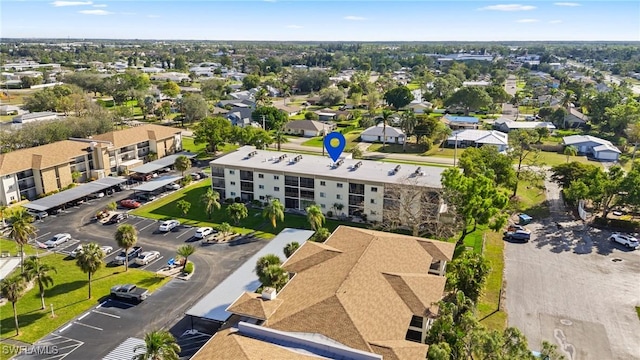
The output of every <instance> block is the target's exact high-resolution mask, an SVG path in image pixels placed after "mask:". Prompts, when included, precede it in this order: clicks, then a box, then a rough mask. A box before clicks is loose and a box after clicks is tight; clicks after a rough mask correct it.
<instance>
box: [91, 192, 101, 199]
mask: <svg viewBox="0 0 640 360" xmlns="http://www.w3.org/2000/svg"><path fill="white" fill-rule="evenodd" d="M89 197H90V198H91V199H100V198H103V197H104V193H103V192H97V193H93V194H89Z"/></svg>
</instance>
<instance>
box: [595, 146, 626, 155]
mask: <svg viewBox="0 0 640 360" xmlns="http://www.w3.org/2000/svg"><path fill="white" fill-rule="evenodd" d="M593 151H596V152H602V151H613V152H615V153H618V154H622V151H620V149H618V148H617V147H615V146H613V145H612V144H602V145H598V146H594V147H593Z"/></svg>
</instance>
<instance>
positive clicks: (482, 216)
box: [442, 168, 509, 244]
mask: <svg viewBox="0 0 640 360" xmlns="http://www.w3.org/2000/svg"><path fill="white" fill-rule="evenodd" d="M442 185H443V188H444V191H445V198H446V201H447V203H448V204H449V206H451V207H452V209H453V212H454V213H455V214H456V215H457V218H458V219H459V221H460V222H461V225H462V234H461V236H460V239H458V244H462V242H463V240H464V238H465V237H466V236H467V234H469V233H470V232H473V231H475V230H476V227H477V226H478V225H488V226H489V228H490V229H492V230H495V231H498V230H499V229H501V228H502V227H504V225H505V224H506V222H507V214H506V213H504V212H503V210H504V208H505V207H506V206H507V204H508V202H509V198H508V197H507V195H505V194H504V193H503V191H502V190H500V189H498V188H497V187H496V186H495V185H494V181H493V180H491V179H489V178H488V177H486V176H484V175H476V176H466V175H464V174H463V173H462V172H460V170H458V169H456V168H450V169H447V170H445V171H444V172H443V173H442ZM470 226H473V228H472V229H471V230H470V229H469V227H470Z"/></svg>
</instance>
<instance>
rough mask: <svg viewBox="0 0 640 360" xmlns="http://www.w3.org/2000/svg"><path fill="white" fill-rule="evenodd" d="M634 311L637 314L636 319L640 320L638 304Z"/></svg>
mask: <svg viewBox="0 0 640 360" xmlns="http://www.w3.org/2000/svg"><path fill="white" fill-rule="evenodd" d="M636 313H637V314H638V320H640V306H636Z"/></svg>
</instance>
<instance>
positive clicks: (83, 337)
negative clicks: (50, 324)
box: [18, 191, 265, 359]
mask: <svg viewBox="0 0 640 360" xmlns="http://www.w3.org/2000/svg"><path fill="white" fill-rule="evenodd" d="M129 195H130V193H129V192H128V191H123V192H120V193H115V194H114V195H112V196H105V197H104V198H100V199H94V200H90V201H88V202H86V203H84V204H81V205H78V206H76V207H71V208H68V209H66V210H65V211H64V212H62V213H60V214H57V215H51V216H49V217H47V218H45V219H43V220H41V221H37V222H36V223H35V225H36V227H37V229H38V232H37V238H36V240H37V241H39V242H41V243H43V242H45V241H46V240H48V239H50V238H51V237H53V235H55V234H57V233H69V234H71V239H72V240H70V241H68V242H66V243H64V244H62V245H60V246H58V247H57V248H55V249H54V251H56V252H59V253H62V254H69V253H70V252H71V251H72V250H73V249H75V248H76V247H77V246H78V245H79V244H84V243H88V242H96V243H98V244H99V245H101V246H112V247H113V252H111V254H109V255H108V256H107V258H106V261H107V262H109V261H110V260H111V259H113V258H114V257H115V256H116V255H117V253H118V252H119V250H120V249H119V248H118V246H117V245H116V242H115V240H114V233H115V231H116V228H117V227H118V225H119V224H111V225H103V224H102V223H99V222H92V221H91V218H92V217H93V216H94V215H95V213H96V212H97V211H98V210H100V209H101V208H103V207H104V206H105V205H106V204H107V203H109V202H111V201H119V200H121V199H124V198H127V197H128V196H129ZM118 211H123V210H122V209H119V210H118ZM124 223H127V224H131V225H133V226H134V227H135V228H136V229H137V230H138V244H137V245H138V246H141V247H142V251H151V250H156V251H158V252H160V258H159V259H157V260H156V261H154V262H152V263H150V264H148V265H145V266H141V267H139V268H140V269H142V270H147V271H153V272H155V271H157V270H159V269H161V268H162V267H164V266H165V265H166V264H167V261H168V259H171V258H173V257H175V256H176V249H177V248H178V246H180V245H183V244H185V243H190V242H191V243H193V244H194V246H196V248H197V252H196V253H195V254H194V255H192V256H191V257H190V258H189V259H190V260H191V261H193V263H194V264H195V266H196V271H195V273H194V275H193V277H191V279H190V280H188V281H183V280H178V279H174V280H172V281H170V282H169V283H168V284H167V285H165V286H163V287H162V288H161V289H159V290H157V291H155V292H154V293H153V294H151V295H150V296H149V297H148V298H147V299H146V300H145V301H143V302H142V303H140V304H130V303H127V302H123V301H119V300H112V299H109V298H108V297H105V298H102V299H99V300H97V301H96V306H95V307H93V308H92V309H90V310H89V311H87V312H85V313H83V314H80V315H79V316H78V317H76V318H75V319H73V320H72V321H70V322H68V323H67V324H65V325H63V326H61V327H60V328H58V329H57V330H56V331H54V332H53V333H52V334H50V335H49V336H47V337H45V338H43V339H42V340H41V341H40V342H38V343H37V344H36V345H41V344H43V345H50V346H53V345H55V346H57V349H58V351H59V353H58V354H56V355H55V356H52V355H50V354H49V355H37V354H29V355H21V356H19V357H18V359H98V358H102V357H103V356H105V355H107V354H108V353H109V352H110V351H111V350H113V349H114V348H115V347H117V346H118V345H119V344H120V343H121V342H122V341H124V340H125V339H127V338H128V337H137V338H143V337H144V334H145V333H146V332H148V331H150V330H154V329H158V328H165V329H169V328H172V331H177V333H176V334H175V335H176V336H177V337H178V342H179V343H180V344H181V345H182V346H184V354H186V355H187V356H188V355H189V354H191V355H192V354H193V353H195V351H197V349H198V348H199V347H200V346H201V345H202V344H204V342H206V340H207V339H208V338H209V335H206V334H203V333H197V332H195V333H191V332H188V333H185V331H186V330H187V329H188V327H187V325H186V324H187V323H186V322H184V321H180V320H181V319H183V318H184V312H185V311H186V309H188V308H189V307H191V306H193V305H194V304H195V302H196V301H198V300H199V299H200V298H201V297H202V296H204V295H205V294H207V293H208V292H209V291H211V290H212V289H213V288H214V287H215V286H216V285H217V284H218V283H219V282H220V281H222V280H223V279H224V278H226V277H227V276H228V275H229V274H230V273H231V272H233V271H235V269H237V268H238V267H239V266H240V265H241V264H242V263H243V262H244V261H245V260H246V259H248V258H249V257H251V256H252V255H253V254H254V253H256V252H257V251H258V250H259V249H260V248H262V247H263V246H264V244H265V243H264V242H262V241H261V240H257V239H242V240H240V241H237V242H231V243H225V244H215V245H210V246H201V245H200V244H199V242H195V241H194V240H195V239H193V234H194V233H195V229H194V228H192V227H187V226H178V227H177V228H175V229H173V230H172V231H170V232H166V233H163V232H159V231H158V227H159V224H160V223H159V222H158V221H155V220H151V219H145V218H140V217H135V216H129V217H128V218H127V219H125V220H124V221H122V222H120V224H124ZM38 251H47V250H44V249H39V250H38ZM67 259H68V261H69V266H75V265H74V263H73V259H72V258H71V257H68V258H67ZM130 267H131V268H136V267H138V266H137V265H135V264H133V262H131V263H130ZM179 322H180V324H184V326H183V325H180V326H174V325H175V324H177V323H179Z"/></svg>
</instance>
